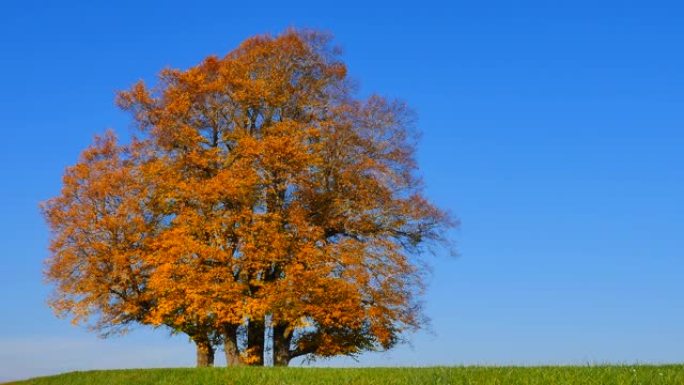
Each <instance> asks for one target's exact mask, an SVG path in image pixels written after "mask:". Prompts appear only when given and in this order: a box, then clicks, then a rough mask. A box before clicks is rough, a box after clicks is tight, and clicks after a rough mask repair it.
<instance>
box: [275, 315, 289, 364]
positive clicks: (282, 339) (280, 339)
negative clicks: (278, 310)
mask: <svg viewBox="0 0 684 385" xmlns="http://www.w3.org/2000/svg"><path fill="white" fill-rule="evenodd" d="M291 340H292V334H291V333H289V332H288V331H287V325H285V324H277V325H275V326H273V365H274V366H287V365H288V364H289V363H290V342H291Z"/></svg>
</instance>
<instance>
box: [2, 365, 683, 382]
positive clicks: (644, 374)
mask: <svg viewBox="0 0 684 385" xmlns="http://www.w3.org/2000/svg"><path fill="white" fill-rule="evenodd" d="M12 384H17V385H18V384H21V385H96V384H97V385H100V384H101V385H153V384H154V385H243V384H244V385H267V384H268V385H314V384H322V385H333V384H334V385H338V384H355V385H356V384H358V385H380V384H382V385H385V384H388V385H393V384H402V385H404V384H405V385H422V384H425V385H428V384H429V385H440V384H442V385H443V384H469V385H517V384H520V385H523V384H524V385H537V384H539V385H541V384H558V385H576V384H577V385H579V384H582V385H587V384H595V385H628V384H629V385H649V384H667V385H680V384H681V385H684V365H666V366H560V367H553V366H549V367H434V368H359V369H335V368H230V369H228V368H207V369H131V370H103V371H89V372H72V373H65V374H61V375H58V376H51V377H39V378H34V379H30V380H26V381H20V382H14V383H12Z"/></svg>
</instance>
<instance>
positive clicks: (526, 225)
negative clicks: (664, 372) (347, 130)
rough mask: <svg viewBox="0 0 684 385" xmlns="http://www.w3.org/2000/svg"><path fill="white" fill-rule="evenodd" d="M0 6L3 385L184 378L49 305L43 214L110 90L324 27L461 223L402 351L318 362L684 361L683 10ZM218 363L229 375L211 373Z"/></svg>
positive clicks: (599, 5) (103, 117)
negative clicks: (85, 378) (408, 114)
mask: <svg viewBox="0 0 684 385" xmlns="http://www.w3.org/2000/svg"><path fill="white" fill-rule="evenodd" d="M95 3H96V2H86V1H83V2H80V3H79V2H69V1H65V2H59V4H58V3H57V2H54V3H53V4H49V3H41V2H35V1H15V0H10V1H6V2H3V9H2V11H1V12H0V85H1V86H2V87H1V88H0V129H1V130H2V142H1V143H2V151H0V181H2V187H1V188H0V214H1V217H0V241H1V242H0V253H1V255H2V256H1V257H0V277H1V278H0V309H1V310H0V380H3V379H11V378H19V377H27V376H33V375H39V374H47V373H55V372H60V371H65V370H76V369H80V370H82V369H91V368H111V367H149V366H179V365H188V366H189V365H192V364H193V357H194V353H193V347H192V345H191V344H189V343H188V341H187V339H186V338H184V337H180V336H177V337H170V336H168V334H166V333H165V332H161V331H157V332H154V331H149V330H145V329H140V330H137V331H134V332H133V333H131V334H130V335H127V336H125V337H120V338H115V339H110V340H100V339H98V338H97V337H96V336H95V335H93V334H90V333H88V332H86V331H85V330H83V329H79V328H75V327H72V326H71V325H70V324H69V323H68V322H67V321H64V320H58V319H56V318H55V317H54V316H53V315H52V313H51V312H50V310H49V309H48V307H47V306H46V305H45V299H46V296H47V294H48V293H49V287H47V286H45V285H44V284H43V282H42V277H41V269H42V261H43V260H44V258H45V257H46V256H47V251H46V245H47V240H48V233H47V229H46V226H45V224H44V222H43V220H42V218H41V216H40V214H39V211H38V203H39V202H40V201H42V200H45V199H47V198H49V197H51V196H54V195H55V194H57V193H58V191H59V188H60V179H61V175H62V172H63V170H64V168H65V167H66V166H67V165H69V164H72V163H74V162H75V160H76V159H77V156H78V154H79V153H80V151H81V150H82V149H83V148H84V147H85V146H87V145H88V144H89V143H90V141H91V139H92V137H93V135H95V134H96V133H100V132H102V131H103V130H105V129H106V128H114V129H115V130H116V131H117V132H119V133H120V134H121V135H122V136H126V134H127V133H129V132H130V130H131V127H130V120H129V119H128V116H126V115H125V114H124V113H122V112H120V111H118V110H117V108H116V107H115V106H114V104H113V97H114V93H115V91H116V90H120V89H123V88H127V87H128V86H130V85H131V84H132V83H134V82H135V81H136V80H138V79H141V78H142V79H146V80H148V81H151V80H153V79H154V76H155V74H156V73H157V72H158V71H159V70H160V69H161V68H163V67H166V66H171V67H180V68H185V67H188V66H190V65H193V64H195V63H197V62H198V61H199V60H201V59H202V58H203V57H204V56H206V55H208V54H224V53H226V52H227V51H229V50H230V49H232V48H234V47H235V46H236V45H237V44H238V43H239V42H240V41H242V40H243V39H245V38H247V37H249V36H251V35H253V34H256V33H264V32H270V33H278V32H279V31H282V30H283V29H285V28H287V27H290V26H295V27H313V28H321V29H325V30H328V31H330V32H332V33H333V34H334V35H335V36H336V41H337V43H338V44H339V45H341V46H342V47H343V48H344V59H345V61H346V62H347V64H348V66H349V71H350V73H351V75H352V76H353V77H354V78H356V79H357V80H358V81H359V84H360V86H361V88H360V93H361V95H364V94H368V93H370V92H378V93H381V94H384V95H388V96H393V97H399V98H402V99H404V100H406V101H407V102H408V103H409V104H410V105H411V106H412V107H413V108H414V109H415V110H416V111H417V113H418V115H419V125H420V128H421V130H422V131H423V138H422V141H421V144H420V149H419V161H420V166H421V168H422V172H423V175H424V179H425V183H426V186H427V193H428V195H429V196H430V197H431V198H432V199H433V200H434V201H436V202H437V203H438V204H439V205H441V206H442V207H444V208H447V209H449V210H450V211H451V212H452V213H454V214H455V215H456V216H458V217H459V218H460V219H461V221H462V226H461V228H460V229H459V230H456V231H454V232H453V233H452V234H451V237H452V239H453V240H454V241H455V244H456V245H457V248H458V250H459V253H460V256H459V257H457V258H453V257H449V256H448V255H446V253H441V254H443V255H439V253H438V255H436V256H435V257H430V260H431V262H432V264H433V268H434V269H433V274H432V277H431V279H430V286H429V291H428V293H427V295H426V297H425V301H426V304H427V307H426V311H427V314H428V316H430V318H432V324H431V327H430V329H429V330H427V331H426V332H421V333H418V334H416V335H414V336H412V337H411V341H412V344H411V345H407V346H403V347H400V348H397V349H395V350H394V351H392V352H390V353H387V354H368V355H364V356H362V357H361V358H360V360H359V361H358V362H354V361H350V360H344V359H340V360H331V361H323V362H319V363H318V364H320V365H438V364H439V365H442V364H444V365H451V364H497V365H499V364H578V363H579V364H583V363H603V362H615V363H617V362H628V363H632V362H637V361H639V362H654V363H655V362H676V361H681V360H682V357H684V327H683V326H682V325H684V296H682V294H683V293H684V279H682V277H683V275H684V237H683V236H682V235H683V232H684V231H683V230H684V224H683V223H682V218H683V217H684V202H683V200H682V197H683V196H684V178H683V177H684V167H682V166H684V108H683V107H684V72H683V71H682V68H684V50H682V41H683V39H684V9H683V8H682V7H681V6H678V5H676V4H675V3H674V2H672V3H671V4H667V3H659V2H656V1H653V2H645V1H644V2H630V1H615V2H611V1H604V2H596V1H586V2H583V1H554V2H530V1H521V2H508V1H490V2H460V1H459V2H444V3H437V2H432V1H421V2H417V3H415V4H409V3H408V2H407V3H406V4H405V5H402V4H400V3H399V2H386V3H381V2H372V1H363V2H353V1H349V2H336V3H329V2H308V3H307V2H282V1H278V2H273V3H268V2H267V1H264V2H259V4H258V5H254V4H248V2H241V3H237V4H229V2H220V1H217V2H205V1H199V0H198V1H192V2H164V4H162V3H158V4H152V3H151V2H149V3H146V4H138V3H137V2H132V1H117V2H106V3H107V4H104V3H105V2H101V3H103V4H95ZM219 361H221V360H220V359H219Z"/></svg>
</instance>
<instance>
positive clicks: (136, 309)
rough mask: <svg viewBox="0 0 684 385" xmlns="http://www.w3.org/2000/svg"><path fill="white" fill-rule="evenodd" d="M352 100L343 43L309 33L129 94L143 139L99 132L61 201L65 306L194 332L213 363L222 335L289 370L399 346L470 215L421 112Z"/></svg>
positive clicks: (271, 40) (249, 356)
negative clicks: (446, 193) (452, 194)
mask: <svg viewBox="0 0 684 385" xmlns="http://www.w3.org/2000/svg"><path fill="white" fill-rule="evenodd" d="M353 94H354V93H353V89H352V87H350V85H349V81H348V79H347V76H346V67H345V66H344V64H343V63H342V62H341V61H340V60H339V55H338V52H337V50H335V49H334V48H331V46H330V39H329V37H328V36H327V35H325V34H321V33H319V32H307V31H296V30H290V31H287V32H285V33H283V34H282V35H279V36H277V37H271V36H257V37H253V38H250V39H248V40H246V41H245V42H244V43H242V44H241V45H240V46H239V47H238V48H237V49H236V50H234V51H233V52H231V53H229V54H228V55H226V56H225V57H223V58H218V57H213V56H211V57H208V58H206V59H205V60H204V61H203V62H201V63H200V64H199V65H197V66H195V67H192V68H190V69H187V70H175V69H167V70H164V71H162V72H161V75H160V83H159V84H158V85H157V86H155V87H152V88H149V87H147V86H146V85H145V84H143V83H142V82H139V83H137V84H136V85H135V86H133V87H132V89H131V90H129V91H124V92H121V93H120V94H119V96H118V100H117V101H118V104H119V105H120V106H121V107H122V108H123V109H124V110H127V111H130V112H131V113H132V116H133V118H134V121H135V122H136V124H137V126H138V127H139V129H140V131H139V132H140V134H139V138H136V139H135V140H134V141H133V142H132V143H131V144H129V145H119V144H117V143H116V141H115V139H114V137H113V134H107V135H106V136H105V137H104V138H100V139H96V142H95V144H94V145H93V146H92V147H91V148H90V149H88V150H86V152H85V153H84V155H83V156H82V158H81V161H80V162H79V163H78V164H77V165H76V166H74V167H71V168H69V169H68V170H67V173H66V176H65V179H64V189H63V191H62V193H61V195H60V196H58V197H57V198H54V199H52V200H50V201H48V202H47V203H46V204H45V215H46V217H47V220H48V223H49V225H50V227H51V228H52V230H53V238H52V242H51V252H52V256H51V258H50V259H49V260H48V261H47V265H48V270H47V277H48V279H49V280H50V281H52V282H54V283H55V284H56V291H55V294H56V295H55V300H54V301H53V302H52V306H53V307H54V308H55V310H56V311H57V312H58V313H59V314H65V315H66V314H71V315H72V316H73V319H74V321H75V322H82V321H85V320H87V319H90V318H91V317H93V316H95V317H99V318H98V321H97V322H96V323H95V325H94V326H95V328H96V329H99V330H110V329H112V328H119V327H122V326H125V325H128V324H130V323H140V324H146V325H153V326H156V327H162V326H163V327H168V328H170V329H171V330H173V331H175V332H181V333H185V334H187V335H188V336H190V338H191V339H192V340H193V341H194V342H195V343H196V344H197V347H198V365H211V364H212V363H213V354H214V349H215V347H216V345H217V344H221V343H222V344H223V345H224V350H225V353H226V359H227V361H228V363H229V365H237V364H251V365H263V364H264V346H265V342H264V339H265V335H268V336H270V338H272V341H271V344H270V345H271V346H272V347H273V363H274V364H275V365H287V364H288V363H289V361H290V360H291V359H292V358H295V357H299V356H302V355H308V356H310V357H330V356H335V355H340V354H345V355H356V354H358V353H361V352H363V351H365V350H375V349H388V348H390V347H392V346H394V345H395V344H396V343H397V342H399V341H400V340H401V336H402V335H403V333H404V332H406V331H409V330H414V329H416V328H419V327H420V326H421V325H422V322H423V320H424V318H423V317H422V313H421V310H420V303H419V302H418V298H419V294H420V291H421V289H422V275H423V271H424V269H423V267H422V266H423V264H422V261H423V260H422V259H421V255H422V254H423V252H424V249H425V246H426V245H430V244H434V243H435V242H440V241H443V239H442V237H441V236H440V234H442V233H443V231H444V230H445V229H446V228H447V227H449V226H451V225H452V224H453V221H451V220H450V218H449V217H448V216H447V215H446V214H445V213H444V212H442V211H441V210H439V209H438V208H436V207H435V206H433V205H432V204H431V203H430V202H429V201H428V200H427V199H426V198H425V197H424V196H423V193H422V186H421V183H420V179H419V178H418V176H417V167H416V162H415V159H414V152H415V149H414V148H415V147H414V143H415V133H414V131H413V125H412V119H411V113H410V111H409V110H408V108H407V107H406V106H405V105H404V104H403V103H401V102H398V101H391V100H387V99H385V98H382V97H380V96H371V97H370V98H368V99H366V100H359V99H357V98H355V97H354V96H353ZM266 331H268V333H266Z"/></svg>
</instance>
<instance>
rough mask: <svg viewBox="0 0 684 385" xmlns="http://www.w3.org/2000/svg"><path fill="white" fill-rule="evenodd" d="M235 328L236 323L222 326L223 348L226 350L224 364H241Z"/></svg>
mask: <svg viewBox="0 0 684 385" xmlns="http://www.w3.org/2000/svg"><path fill="white" fill-rule="evenodd" d="M237 328H238V327H237V325H228V326H225V327H224V328H223V339H224V342H223V349H224V350H225V352H226V366H239V365H242V361H241V360H240V351H239V350H238V344H237Z"/></svg>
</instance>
